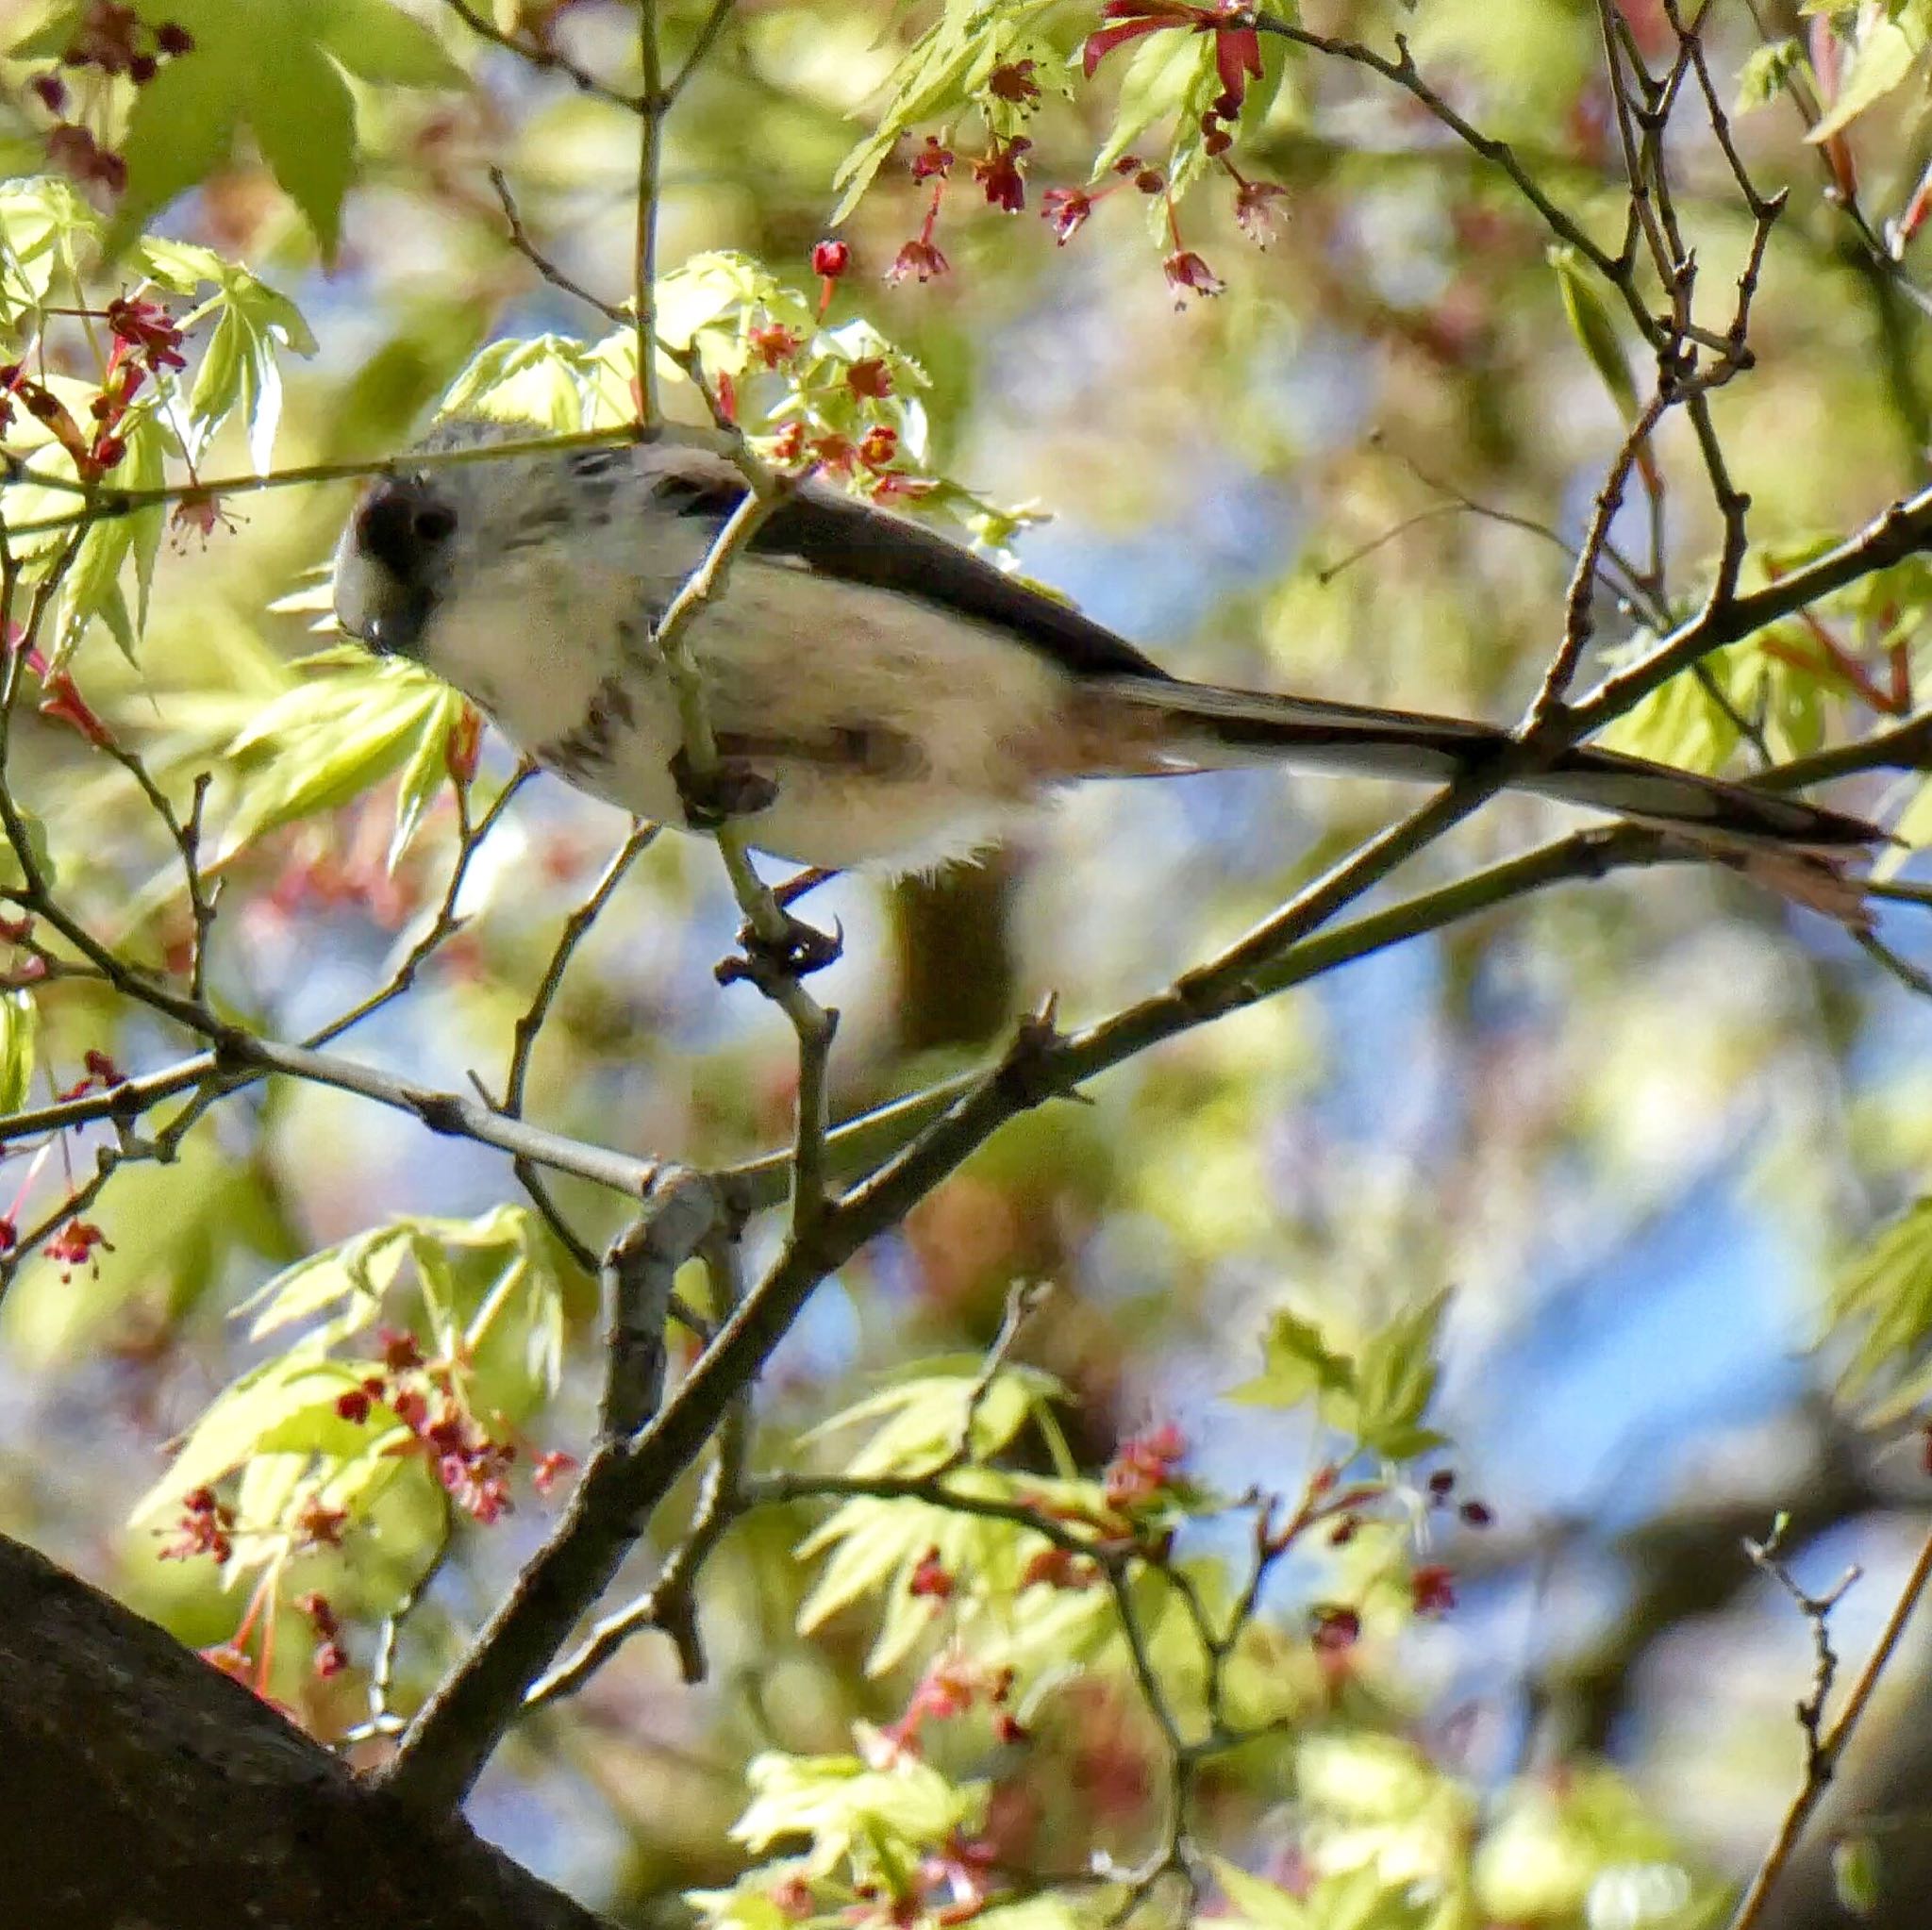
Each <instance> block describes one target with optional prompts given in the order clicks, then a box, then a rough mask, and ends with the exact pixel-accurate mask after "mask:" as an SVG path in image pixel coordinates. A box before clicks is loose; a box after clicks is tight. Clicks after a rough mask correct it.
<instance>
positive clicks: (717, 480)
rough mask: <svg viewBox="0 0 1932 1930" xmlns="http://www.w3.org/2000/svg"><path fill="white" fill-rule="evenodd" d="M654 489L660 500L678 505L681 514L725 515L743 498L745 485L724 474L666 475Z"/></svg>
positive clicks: (659, 478) (660, 477)
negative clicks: (729, 478) (714, 475)
mask: <svg viewBox="0 0 1932 1930" xmlns="http://www.w3.org/2000/svg"><path fill="white" fill-rule="evenodd" d="M651 493H652V494H653V495H654V496H656V497H657V499H658V501H659V502H660V503H667V504H672V505H675V507H676V511H677V513H678V515H680V516H718V517H724V516H728V515H730V514H731V512H732V510H734V509H735V508H737V507H738V506H739V504H741V502H743V500H744V485H743V483H741V482H738V481H733V480H728V479H726V478H724V477H722V476H720V477H710V476H695V475H663V476H659V477H658V480H657V482H656V483H655V484H654V485H653V486H652V490H651Z"/></svg>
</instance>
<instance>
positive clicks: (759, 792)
mask: <svg viewBox="0 0 1932 1930" xmlns="http://www.w3.org/2000/svg"><path fill="white" fill-rule="evenodd" d="M671 781H672V783H674V784H675V785H676V787H677V802H678V804H679V805H680V807H682V808H683V811H684V822H685V824H687V825H688V826H689V827H690V828H691V830H693V831H715V830H717V829H718V827H719V826H720V825H721V824H724V823H725V821H726V820H727V819H731V818H749V817H753V816H756V815H757V813H758V812H759V811H762V810H765V809H767V808H768V807H770V806H771V804H772V802H773V800H774V799H775V798H776V797H777V795H778V786H777V782H776V780H775V779H774V778H773V777H771V776H769V775H767V774H766V773H764V772H762V771H760V770H758V768H757V766H756V765H754V764H753V763H752V762H751V761H750V759H749V758H746V757H720V758H719V759H718V761H717V763H716V764H715V765H714V766H713V767H712V769H711V770H710V771H708V772H707V773H706V774H705V775H704V776H702V777H700V776H699V775H698V774H697V773H696V772H695V771H693V770H692V769H691V758H690V757H689V756H688V755H687V754H686V752H685V750H684V748H683V746H682V745H680V746H679V747H678V751H677V755H676V756H675V757H673V758H672V760H671Z"/></svg>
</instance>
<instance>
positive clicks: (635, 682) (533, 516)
mask: <svg viewBox="0 0 1932 1930" xmlns="http://www.w3.org/2000/svg"><path fill="white" fill-rule="evenodd" d="M511 433H512V432H511V431H509V430H508V429H506V428H505V427H504V426H503V425H501V424H480V423H475V422H456V423H452V424H447V425H445V426H444V427H443V428H442V429H441V430H439V431H438V432H437V433H436V434H435V435H434V436H433V437H432V438H431V439H430V441H428V442H427V443H425V445H424V446H425V449H450V448H455V447H461V446H464V445H468V444H476V443H481V442H485V441H491V440H492V439H502V438H505V437H506V436H508V435H509V434H511ZM523 433H525V434H527V432H526V431H525V432H523ZM744 493H745V484H744V481H743V478H742V477H741V474H740V473H739V471H738V470H737V468H736V467H735V466H734V465H733V463H732V462H731V460H730V459H729V458H728V457H727V456H725V455H724V454H723V453H722V451H721V449H720V448H719V447H718V446H717V445H716V441H715V439H709V440H708V439H706V438H703V437H701V436H698V435H696V434H692V433H689V432H685V431H681V430H667V431H665V432H663V433H662V434H660V435H658V437H656V438H655V439H653V440H650V441H641V442H639V443H635V444H625V445H622V446H610V447H596V448H583V449H577V450H575V451H572V452H569V453H558V454H552V455H538V456H527V455H526V456H517V457H506V458H501V459H486V460H477V461H471V462H464V463H457V464H448V465H443V466H441V467H434V468H425V469H424V470H422V471H420V472H417V473H413V474H409V473H402V474H395V475H393V476H391V477H389V478H386V479H384V480H382V481H380V482H378V483H376V484H375V486H374V487H373V488H372V489H371V490H370V491H368V492H367V493H366V494H365V496H364V497H363V499H362V501H361V503H360V504H359V505H358V508H357V510H356V512H355V515H354V517H353V519H352V520H351V522H350V524H349V526H348V528H347V529H346V530H345V531H344V532H343V535H342V539H341V544H340V546H339V547H338V549H337V552H336V560H335V606H336V613H337V616H338V617H339V619H340V620H341V624H342V627H343V628H344V629H345V630H347V631H349V632H350V633H351V634H352V635H354V636H356V637H358V638H361V639H363V640H364V641H367V642H368V643H369V644H370V645H371V646H372V647H373V648H375V650H378V651H381V652H384V653H395V654H398V655H401V656H406V657H412V658H414V659H415V660H416V661H418V662H420V663H422V664H424V665H425V666H426V667H427V668H428V669H430V670H431V671H433V672H434V673H435V674H437V675H439V676H441V677H443V678H445V679H447V680H448V681H449V682H450V683H452V684H454V685H456V686H457V688H458V689H459V690H463V691H465V692H467V693H468V695H469V696H471V697H472V698H474V699H475V702H476V703H477V704H478V705H479V706H480V707H482V708H483V709H484V710H485V711H487V712H488V713H489V714H490V716H491V717H492V718H493V719H494V720H495V721H496V723H497V724H500V725H501V726H502V728H503V729H504V731H505V732H506V733H507V734H508V736H509V738H510V739H511V740H513V741H514V742H515V743H517V744H518V745H519V746H520V747H521V748H522V749H524V750H525V751H526V752H528V753H529V754H530V755H531V756H533V757H536V758H537V759H538V760H539V761H540V762H541V763H542V764H544V765H546V766H548V767H549V768H550V769H552V770H554V771H556V772H558V773H559V774H562V775H563V776H564V777H566V778H568V779H569V780H570V781H571V782H572V783H574V784H575V785H577V786H579V787H580V788H581V789H583V790H587V791H590V792H591V793H593V794H594V795H596V796H598V797H601V798H606V799H608V801H609V802H610V803H612V804H615V805H620V806H622V807H624V808H625V810H628V811H632V812H635V813H637V814H638V815H639V816H641V817H647V818H656V819H660V820H664V821H666V822H669V823H672V824H686V823H688V822H691V820H692V817H693V815H694V813H693V811H692V810H691V790H690V789H689V787H688V786H684V785H681V784H680V781H679V778H678V776H677V775H676V773H677V772H679V771H681V770H682V769H683V764H682V759H681V757H680V746H681V742H682V736H681V731H680V728H679V721H678V710H677V707H676V704H675V698H674V693H673V690H672V687H671V683H670V679H669V676H668V674H667V673H666V670H665V667H664V664H663V662H662V659H661V658H660V657H659V655H658V650H657V648H656V646H655V643H654V641H653V625H654V624H655V623H656V622H657V621H658V619H659V618H660V617H661V616H662V615H663V613H664V611H665V609H666V608H667V607H668V606H669V605H670V603H671V601H672V599H673V598H674V597H675V595H676V593H677V591H678V590H679V589H680V587H681V586H682V585H683V584H684V582H685V580H686V579H687V577H689V576H690V574H691V572H692V571H694V570H695V569H696V568H697V567H698V566H699V564H700V563H701V562H702V561H703V560H704V558H705V557H706V555H707V553H708V550H709V548H710V546H711V543H712V541H713V540H714V539H715V538H716V536H717V534H718V532H719V530H720V528H721V527H722V526H723V524H724V520H725V518H726V517H728V516H729V515H730V513H731V511H732V510H733V508H734V507H736V506H737V505H738V504H739V503H740V501H741V499H742V498H743V495H744ZM687 635H688V639H689V643H690V648H691V656H692V658H693V660H694V661H695V663H696V664H697V666H698V668H699V670H700V671H701V673H702V675H703V679H704V683H705V686H706V689H707V691H708V714H709V719H710V723H711V726H712V729H713V732H714V734H715V737H716V739H717V744H718V749H719V752H720V754H721V757H723V758H724V760H725V763H726V768H727V774H728V775H729V776H730V777H731V778H732V779H733V780H734V784H735V794H736V796H737V798H738V799H739V801H740V807H743V805H745V804H747V803H748V804H749V805H751V806H753V807H756V809H755V812H754V814H753V815H751V816H750V817H749V819H748V824H749V827H750V835H751V839H752V841H753V842H754V843H756V844H758V846H759V847H760V848H761V849H764V850H767V851H770V852H772V853H774V854H775V855H777V856H780V857H791V858H795V859H797V860H799V861H800V862H802V863H806V864H811V865H820V866H825V867H829V868H845V867H849V866H868V867H872V868H875V869H881V870H886V871H906V870H911V869H917V868H920V867H924V866H928V865H931V864H933V863H935V862H937V861H939V860H941V859H943V858H946V857H954V856H958V855H961V854H964V853H968V852H971V851H973V850H974V849H975V848H978V847H981V846H983V845H985V844H986V843H988V842H989V841H991V840H992V839H993V838H994V837H995V836H997V835H998V834H999V833H1000V832H1001V830H1002V829H1003V828H1005V827H1006V826H1007V825H1008V824H1010V823H1011V822H1012V821H1013V820H1014V819H1016V818H1017V817H1019V816H1021V815H1022V814H1023V813H1024V812H1025V811H1026V810H1028V809H1029V808H1030V807H1035V806H1037V805H1039V804H1040V803H1041V800H1042V799H1044V798H1045V797H1047V796H1048V795H1049V794H1051V793H1052V792H1053V791H1054V790H1057V789H1058V787H1060V786H1062V785H1064V784H1068V783H1071V782H1073V781H1074V780H1075V779H1078V778H1085V777H1124V776H1146V775H1153V774H1165V773H1185V772H1193V771H1202V770H1208V769H1213V768H1218V767H1225V766H1228V765H1237V764H1254V763H1263V762H1276V761H1279V762H1282V763H1288V764H1296V765H1310V766H1314V767H1316V768H1319V769H1327V770H1336V771H1357V772H1366V773H1372V774H1376V775H1379V776H1384V777H1398V778H1413V779H1417V780H1419V781H1424V782H1431V783H1441V782H1444V781H1446V780H1448V779H1451V778H1453V777H1455V776H1457V774H1460V773H1465V772H1470V771H1473V770H1476V769H1479V768H1480V767H1481V766H1482V765H1483V764H1484V763H1485V762H1486V760H1488V759H1490V758H1492V757H1495V756H1497V755H1498V754H1499V753H1501V752H1502V751H1503V750H1504V749H1505V748H1506V747H1507V743H1508V738H1507V733H1505V732H1503V731H1501V730H1498V729H1496V728H1494V727H1493V726H1491V725H1489V724H1473V723H1465V722H1463V721H1461V720H1458V719H1452V718H1444V717H1428V716H1418V715H1412V714H1410V713H1407V712H1405V711H1400V710H1378V709H1371V708H1368V707H1363V706H1360V705H1354V704H1335V703H1324V702H1321V701H1318V700H1316V699H1312V698H1306V697H1287V696H1274V695H1269V694H1266V693H1263V692H1260V691H1256V690H1231V689H1225V688H1223V687H1220V686H1217V685H1212V684H1191V683H1184V682H1181V681H1180V680H1178V679H1176V678H1174V677H1172V676H1170V675H1169V674H1167V673H1166V672H1165V671H1163V670H1161V669H1160V668H1159V666H1158V665H1157V664H1155V663H1153V662H1152V661H1150V660H1149V659H1148V658H1147V657H1143V656H1142V655H1141V652H1140V651H1139V650H1137V649H1136V648H1135V647H1134V646H1133V645H1132V644H1131V643H1128V642H1126V641H1124V640H1123V639H1121V638H1119V637H1117V636H1115V635H1114V634H1113V632H1112V631H1110V630H1108V629H1105V628H1103V627H1102V626H1101V625H1100V624H1096V623H1094V622H1092V621H1091V620H1090V619H1089V618H1087V617H1083V616H1082V615H1080V613H1079V612H1078V611H1077V610H1075V609H1074V608H1072V607H1070V606H1068V605H1067V604H1064V603H1059V602H1057V601H1055V600H1054V598H1052V597H1051V596H1047V595H1044V594H1042V593H1041V591H1037V590H1034V589H1031V588H1029V587H1028V586H1027V585H1026V584H1024V583H1023V582H1019V581H1017V580H1015V579H1014V578H1013V577H1010V576H1008V575H1006V574H1002V573H1001V572H1000V571H999V570H998V569H997V568H995V567H994V566H993V565H992V564H991V562H988V561H986V560H985V559H983V558H981V557H976V556H974V555H973V554H971V553H970V552H969V551H966V550H964V549H962V548H960V547H958V545H956V544H954V543H951V542H948V541H945V539H943V538H942V537H940V536H938V535H936V534H934V533H933V532H932V531H930V530H928V529H925V528H923V527H921V526H920V525H919V524H914V523H909V522H908V521H906V520H905V519H903V518H901V517H898V516H894V515H891V514H889V513H887V512H885V511H883V510H880V509H876V508H873V507H868V506H867V505H865V504H862V503H859V502H858V501H856V500H854V499H853V498H851V497H849V496H846V495H844V494H841V493H840V492H838V491H834V490H831V489H828V488H826V487H824V485H822V484H818V483H814V482H807V483H805V484H803V485H801V486H800V487H799V488H798V489H796V490H795V491H793V492H791V494H790V495H788V496H787V497H786V498H785V500H784V501H783V502H782V503H781V504H780V505H779V507H777V508H776V510H775V511H774V513H773V514H772V515H771V516H770V518H769V519H768V520H767V521H766V522H765V523H764V524H762V525H761V526H760V527H759V528H758V531H757V533H756V535H755V536H754V537H753V539H752V541H751V542H750V544H749V545H748V547H747V548H746V550H745V552H744V553H743V554H742V555H741V556H740V557H737V559H736V560H735V563H734V565H733V567H732V569H731V571H730V574H729V576H728V579H727V581H726V584H725V587H724V591H723V593H722V594H721V595H720V596H719V597H718V599H717V600H716V601H715V602H713V603H710V604H708V605H707V606H706V607H703V608H702V609H701V610H700V611H699V613H698V615H697V617H696V620H695V622H694V623H693V624H692V625H691V629H690V630H689V632H688V633H687ZM1522 787H1523V788H1524V789H1525V790H1534V791H1538V792H1541V793H1542V794H1544V795H1546V796H1550V797H1557V798H1562V799H1565V800H1567V801H1569V802H1571V803H1574V804H1579V805H1585V806H1589V807H1591V808H1592V809H1595V810H1600V811H1607V812H1610V813H1612V814H1614V815H1617V816H1621V817H1628V818H1634V819H1638V820H1641V821H1643V822H1646V823H1650V824H1663V825H1668V826H1672V827H1680V828H1682V829H1684V830H1686V831H1688V832H1690V833H1691V834H1693V835H1696V836H1699V837H1700V838H1702V839H1704V840H1711V841H1714V842H1718V843H1732V842H1737V841H1742V842H1744V843H1746V844H1748V845H1757V846H1762V845H1765V844H1767V843H1769V844H1774V845H1786V846H1797V847H1801V848H1806V849H1811V850H1828V849H1831V848H1834V847H1836V848H1855V847H1857V846H1860V845H1864V844H1868V843H1870V842H1871V841H1873V840H1874V839H1876V838H1877V837H1879V836H1880V835H1881V834H1880V833H1878V832H1877V831H1875V830H1874V828H1873V827H1872V826H1871V825H1869V824H1863V823H1861V822H1859V821H1858V820H1857V819H1855V818H1850V817H1846V816H1843V815H1840V813H1837V812H1834V811H1828V810H1823V809H1820V808H1818V807H1814V806H1811V805H1807V804H1802V803H1798V802H1796V801H1794V800H1790V799H1787V798H1781V797H1776V796H1773V795H1769V794H1767V793H1764V792H1761V791H1757V790H1744V789H1742V788H1740V787H1739V786H1736V785H1731V784H1724V783H1721V782H1719V781H1716V780H1714V779H1711V778H1707V777H1700V776H1696V775H1693V774H1690V773H1688V772H1682V771H1674V770H1671V769H1669V768H1668V767H1666V766H1664V765H1660V764H1654V763H1648V762H1646V761H1644V760H1643V759H1641V758H1637V757H1621V756H1618V755H1616V754H1614V753H1612V752H1608V751H1598V750H1590V749H1574V750H1569V751H1566V752H1564V753H1563V754H1562V755H1561V756H1560V757H1557V759H1556V760H1555V762H1554V763H1552V764H1551V765H1550V766H1549V767H1548V768H1547V769H1546V770H1543V771H1541V772H1538V773H1536V774H1533V775H1529V776H1525V777H1524V779H1523V780H1522Z"/></svg>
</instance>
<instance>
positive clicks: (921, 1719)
mask: <svg viewBox="0 0 1932 1930" xmlns="http://www.w3.org/2000/svg"><path fill="white" fill-rule="evenodd" d="M1012 1693H1013V1672H1012V1670H1010V1669H1008V1668H996V1669H995V1668H988V1667H986V1666H985V1665H984V1664H981V1663H977V1662H974V1661H970V1660H969V1659H968V1658H967V1657H966V1656H964V1655H960V1654H959V1653H958V1651H957V1650H949V1651H948V1652H947V1653H946V1654H945V1655H941V1656H940V1657H939V1659H938V1660H937V1661H935V1662H934V1663H933V1665H932V1667H931V1668H930V1669H928V1670H927V1671H926V1672H925V1673H924V1676H923V1677H921V1679H920V1683H919V1687H918V1688H917V1689H914V1690H913V1691H912V1696H911V1700H910V1701H909V1702H908V1703H907V1705H906V1713H905V1714H904V1715H902V1716H901V1717H900V1718H899V1720H898V1721H897V1722H892V1723H890V1724H888V1725H887V1726H886V1727H885V1728H884V1729H882V1730H880V1732H879V1739H880V1742H881V1744H882V1745H883V1747H882V1748H881V1750H880V1755H882V1756H883V1757H884V1758H885V1759H886V1760H887V1761H891V1760H894V1759H897V1758H901V1757H904V1756H917V1755H919V1753H920V1741H919V1732H920V1730H921V1729H922V1728H923V1727H924V1725H925V1723H927V1722H946V1721H949V1720H950V1719H951V1718H952V1717H954V1716H963V1715H965V1714H966V1713H967V1712H968V1711H969V1710H971V1709H973V1708H974V1706H975V1705H977V1704H979V1703H980V1702H982V1701H983V1702H984V1703H985V1704H986V1705H987V1706H988V1708H989V1709H990V1710H991V1711H992V1715H993V1728H994V1730H995V1732H996V1733H997V1734H998V1735H999V1739H1000V1740H1001V1741H1002V1742H1019V1741H1023V1740H1024V1739H1025V1731H1024V1729H1022V1728H1021V1727H1020V1724H1019V1723H1018V1722H1015V1721H1014V1720H1013V1718H1012V1716H1011V1714H1010V1713H1009V1712H1008V1703H1009V1702H1010V1700H1011V1698H1012Z"/></svg>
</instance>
